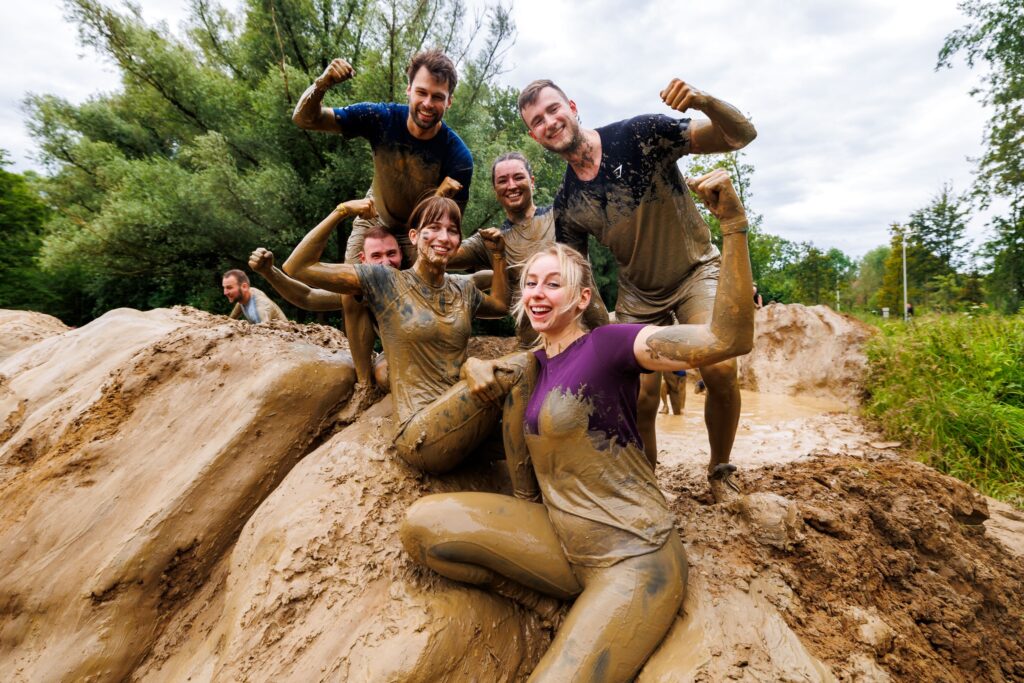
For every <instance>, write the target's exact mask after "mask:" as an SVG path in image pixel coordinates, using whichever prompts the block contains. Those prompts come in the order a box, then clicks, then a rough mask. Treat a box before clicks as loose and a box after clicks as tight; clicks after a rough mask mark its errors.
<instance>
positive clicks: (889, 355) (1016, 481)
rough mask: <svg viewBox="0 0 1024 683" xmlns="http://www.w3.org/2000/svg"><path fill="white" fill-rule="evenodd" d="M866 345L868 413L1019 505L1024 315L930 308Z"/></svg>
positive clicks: (926, 456) (943, 466) (1023, 487)
mask: <svg viewBox="0 0 1024 683" xmlns="http://www.w3.org/2000/svg"><path fill="white" fill-rule="evenodd" d="M882 332H883V333H882V334H880V335H877V336H876V337H875V339H874V340H872V342H871V343H870V344H869V346H868V359H869V365H870V373H869V377H868V381H867V385H866V389H867V392H868V397H867V400H866V402H865V411H866V412H867V414H868V415H869V416H870V417H872V418H874V419H875V420H877V421H878V423H879V424H880V425H881V427H882V428H883V430H884V431H885V432H886V434H887V435H888V436H890V437H893V438H898V439H902V440H906V441H909V442H910V443H911V444H912V446H913V447H914V448H915V449H916V450H917V452H918V453H919V454H920V456H921V458H922V460H924V461H925V462H927V463H928V464H929V465H931V466H933V467H935V468H936V469H938V470H940V471H942V472H945V473H947V474H950V475H952V476H955V477H957V478H959V479H962V480H964V481H966V482H969V483H970V484H972V485H973V486H975V487H976V488H978V489H979V490H981V491H982V492H984V493H986V494H988V495H990V496H993V497H995V498H1000V499H1003V500H1006V501H1009V502H1011V503H1013V504H1015V505H1017V506H1018V507H1024V316H1020V315H1018V316H1013V317H1003V316H997V315H985V316H981V317H968V316H965V315H946V316H929V317H926V318H922V319H919V320H917V321H915V322H914V323H913V324H911V325H904V324H903V323H902V322H901V321H897V322H889V323H887V324H884V325H883V326H882Z"/></svg>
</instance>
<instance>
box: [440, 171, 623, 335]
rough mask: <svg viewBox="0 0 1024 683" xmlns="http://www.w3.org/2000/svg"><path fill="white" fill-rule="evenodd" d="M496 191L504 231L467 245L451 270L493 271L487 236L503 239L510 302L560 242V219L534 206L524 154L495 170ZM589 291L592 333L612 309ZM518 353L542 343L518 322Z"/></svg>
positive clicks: (530, 174) (588, 323)
mask: <svg viewBox="0 0 1024 683" xmlns="http://www.w3.org/2000/svg"><path fill="white" fill-rule="evenodd" d="M491 185H492V186H493V187H494V196H495V197H496V198H497V200H498V204H500V205H501V208H502V209H503V210H504V211H505V222H504V223H502V225H501V227H500V228H485V229H483V230H481V231H479V232H478V233H476V234H475V235H471V236H470V237H468V238H466V240H464V241H463V243H462V246H460V247H459V251H458V253H457V254H455V256H454V257H453V258H452V260H451V261H450V262H449V264H448V267H449V268H450V269H452V270H463V269H469V270H479V269H481V268H489V267H490V256H489V255H488V252H487V246H486V245H485V243H484V237H485V236H493V233H494V231H498V232H500V234H501V237H502V239H503V241H504V242H505V258H506V261H507V262H508V265H507V270H506V272H507V274H508V285H509V291H510V292H511V300H512V301H517V300H518V299H519V273H520V270H521V267H522V264H524V263H526V260H527V259H528V258H530V257H531V256H533V255H534V254H535V253H537V252H538V251H540V250H541V249H543V248H544V247H547V246H549V245H551V244H554V242H555V214H554V212H553V211H552V210H551V207H550V206H543V207H538V206H537V205H536V204H534V203H533V191H534V178H533V170H532V169H531V168H530V162H529V161H528V160H527V159H526V157H525V156H523V155H522V153H520V152H506V153H505V154H502V155H501V156H499V157H498V158H497V159H495V160H494V163H493V164H492V165H491ZM586 286H587V287H588V288H589V289H590V290H591V291H592V292H593V293H594V295H593V296H592V297H591V300H590V307H589V308H588V309H587V312H586V313H584V315H583V324H584V325H586V326H587V328H588V329H594V328H595V327H598V326H600V325H607V324H608V309H607V308H605V305H604V301H602V300H601V295H600V294H599V293H598V291H597V288H596V287H595V286H594V284H593V283H590V282H588V283H586ZM516 336H517V337H518V339H519V348H521V349H528V348H531V347H532V346H534V345H535V344H536V343H537V333H536V332H534V331H533V328H532V327H530V325H529V323H527V322H525V321H523V320H519V321H517V322H516Z"/></svg>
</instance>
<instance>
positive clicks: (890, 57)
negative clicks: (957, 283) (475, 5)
mask: <svg viewBox="0 0 1024 683" xmlns="http://www.w3.org/2000/svg"><path fill="white" fill-rule="evenodd" d="M140 4H141V5H142V7H143V15H144V16H145V17H146V19H147V20H148V21H150V22H155V21H159V20H163V21H166V22H167V23H168V24H169V25H170V26H171V27H172V28H175V29H176V28H177V27H178V25H179V23H180V21H181V20H182V19H183V18H184V16H185V13H186V6H187V3H186V2H185V0H141V3H140ZM226 4H227V5H228V6H233V4H234V3H233V2H230V0H229V2H227V3H226ZM623 6H624V5H623V3H622V2H620V1H618V0H616V1H612V0H514V2H513V17H514V19H515V21H516V24H517V26H518V30H519V37H518V41H517V43H516V45H515V47H514V48H513V50H512V51H511V53H510V54H509V56H508V58H507V63H506V66H507V67H508V68H509V69H510V70H509V71H508V72H507V73H505V74H503V75H502V76H501V80H502V81H504V82H505V83H507V84H509V85H512V86H516V87H521V86H522V85H525V84H526V83H528V82H529V81H531V80H533V79H535V78H551V79H553V80H554V81H556V82H557V83H559V84H560V85H561V86H562V87H563V88H564V89H565V90H566V91H567V93H568V94H569V96H570V97H571V98H573V99H574V100H575V101H576V102H577V104H578V105H579V108H580V113H581V116H582V118H583V123H584V125H586V126H594V127H596V126H600V125H604V124H606V123H610V122H612V121H615V120H618V119H621V118H625V117H628V116H632V115H635V114H639V113H643V112H666V113H668V111H669V110H668V109H667V108H666V107H665V106H664V105H663V104H662V103H661V101H660V99H659V98H658V92H659V91H660V90H661V89H662V88H663V87H664V86H665V85H666V84H667V83H668V81H669V80H670V79H671V78H673V77H679V78H682V79H684V80H686V81H688V82H690V83H692V84H693V85H695V86H696V87H698V88H701V89H702V90H705V91H707V92H709V93H711V94H712V95H715V96H716V97H720V98H722V99H725V100H727V101H729V102H731V103H732V104H734V105H736V106H737V107H738V108H740V109H741V110H742V111H744V112H746V113H747V114H749V115H750V116H751V118H752V119H753V121H754V123H755V125H756V126H757V129H758V138H757V140H755V141H754V142H753V143H752V144H751V145H750V146H749V147H748V148H747V149H746V150H745V152H746V161H747V162H748V163H751V164H753V166H754V169H755V172H754V177H753V184H752V191H753V197H752V200H751V202H750V203H751V205H752V208H753V209H754V210H756V211H758V212H759V213H761V214H763V215H764V217H765V223H764V227H765V229H766V230H767V231H769V232H772V233H774V234H777V235H781V236H782V237H785V238H787V239H790V240H796V241H813V242H814V243H815V244H817V245H818V246H820V247H823V248H829V247H838V248H840V249H842V250H843V251H844V252H846V253H847V254H850V255H851V256H861V255H863V254H864V252H866V251H868V250H869V249H871V248H873V247H876V246H879V245H882V244H887V243H888V226H889V225H890V224H891V223H892V222H894V221H897V222H900V221H905V220H906V219H907V217H908V215H909V214H910V213H911V212H912V211H913V210H915V209H917V208H920V207H922V206H924V205H926V204H927V203H928V202H929V200H930V199H931V197H932V196H934V195H935V194H936V193H937V192H938V191H939V189H940V187H941V185H942V183H943V182H946V181H952V182H953V184H954V187H955V189H956V190H958V191H960V190H963V189H966V188H967V186H968V185H969V183H970V181H971V177H972V171H973V164H972V163H971V161H970V158H973V157H977V156H979V155H980V153H981V149H982V147H981V141H982V134H983V131H984V125H985V121H986V118H987V117H986V112H985V111H984V110H983V109H982V107H981V106H980V105H979V104H978V102H977V101H976V100H975V99H973V98H971V97H970V95H969V94H968V93H969V91H970V89H971V88H972V87H974V86H976V85H977V84H978V82H979V77H980V74H979V73H978V72H972V71H969V70H968V69H967V68H966V67H965V66H963V65H962V64H961V65H959V66H958V67H957V68H955V69H953V70H948V69H944V70H941V71H938V72H936V71H935V69H934V67H935V61H936V55H937V54H938V50H939V48H940V47H941V46H942V42H943V39H944V38H945V36H946V35H947V34H948V33H949V32H950V31H952V30H954V29H956V28H958V27H960V26H961V25H963V24H964V23H965V19H964V17H963V16H962V15H960V14H959V12H958V11H957V9H956V0H918V1H915V2H910V1H907V2H898V3H893V2H891V0H845V1H837V2H824V1H822V0H791V1H790V2H781V1H771V2H769V1H766V0H754V1H750V0H747V1H746V2H741V1H739V0H712V1H709V2H684V1H681V0H647V1H643V0H639V1H636V2H633V3H632V5H631V8H630V9H629V10H627V11H623ZM2 12H3V15H2V16H0V19H2V21H3V29H2V30H3V41H0V56H2V58H3V62H2V63H3V64H4V66H5V68H4V69H3V70H2V71H0V147H3V148H5V149H7V150H8V151H9V152H10V155H11V157H12V161H13V162H14V164H13V169H14V170H18V171H21V170H26V169H29V168H36V169H38V164H37V162H35V161H34V160H33V158H32V157H33V155H34V154H35V148H34V145H33V142H32V140H31V138H30V137H29V136H28V132H27V129H26V127H25V124H24V118H25V115H24V112H23V111H22V110H21V104H20V103H21V100H22V99H23V98H24V96H25V94H26V93H27V92H37V93H52V94H56V95H60V96H62V97H65V98H67V99H69V100H71V101H74V102H80V101H82V100H84V99H85V98H87V97H88V96H90V95H93V94H96V93H99V92H104V91H110V90H113V89H115V88H117V87H118V78H117V74H116V72H115V70H114V69H113V67H111V66H110V65H109V64H107V63H106V62H104V61H102V60H101V59H100V58H99V57H98V56H97V55H96V54H95V53H94V52H93V51H92V50H90V49H88V48H83V47H81V46H80V45H79V44H78V42H77V38H76V32H75V29H74V28H73V27H72V26H70V25H69V24H68V23H67V22H65V21H64V20H63V18H62V14H63V10H62V6H61V4H60V3H59V2H57V0H42V1H38V0H37V1H36V2H22V3H17V4H16V3H14V2H10V1H9V2H5V3H4V9H3V10H2ZM986 220H987V217H986V216H978V217H975V218H974V219H973V221H972V224H971V226H970V230H969V234H970V235H971V236H972V237H973V238H975V239H978V238H981V237H983V236H984V234H985V227H984V225H985V222H986Z"/></svg>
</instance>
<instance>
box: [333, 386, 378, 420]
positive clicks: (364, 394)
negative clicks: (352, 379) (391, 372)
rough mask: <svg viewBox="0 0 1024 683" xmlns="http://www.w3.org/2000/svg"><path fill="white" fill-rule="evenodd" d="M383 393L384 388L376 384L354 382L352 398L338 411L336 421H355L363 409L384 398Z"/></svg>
mask: <svg viewBox="0 0 1024 683" xmlns="http://www.w3.org/2000/svg"><path fill="white" fill-rule="evenodd" d="M384 394H385V392H384V390H383V389H381V388H380V387H379V386H377V385H376V384H364V383H362V382H360V383H358V384H356V386H355V387H354V388H353V389H352V398H350V399H349V400H348V403H346V404H345V405H344V407H342V409H341V410H340V411H338V415H337V421H338V422H340V423H342V424H351V423H352V422H355V420H356V418H357V417H359V416H360V415H361V414H362V413H363V411H365V410H366V409H367V408H369V407H370V406H372V405H373V404H374V403H376V402H377V401H379V400H381V399H382V398H384Z"/></svg>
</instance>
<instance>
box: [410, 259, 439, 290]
mask: <svg viewBox="0 0 1024 683" xmlns="http://www.w3.org/2000/svg"><path fill="white" fill-rule="evenodd" d="M412 268H413V270H414V271H416V274H417V275H419V276H420V279H422V280H423V281H424V282H426V283H427V284H428V285H432V286H434V287H439V286H440V285H441V284H442V283H443V282H444V273H445V267H444V266H443V265H435V264H433V263H431V262H430V261H428V260H427V259H425V258H422V257H421V258H417V259H416V263H414V264H413V266H412Z"/></svg>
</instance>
